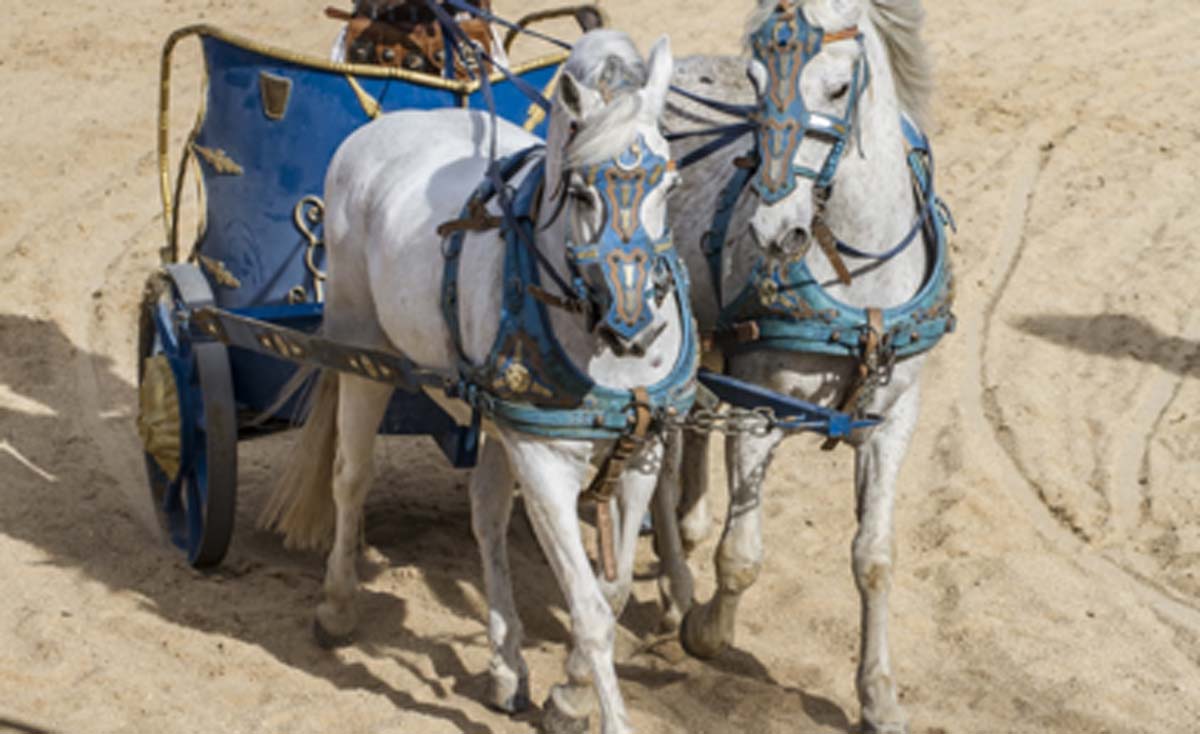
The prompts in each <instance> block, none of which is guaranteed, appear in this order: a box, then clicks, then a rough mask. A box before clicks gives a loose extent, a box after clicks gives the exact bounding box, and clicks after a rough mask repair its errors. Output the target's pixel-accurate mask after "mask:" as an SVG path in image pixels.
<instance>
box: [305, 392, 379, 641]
mask: <svg viewBox="0 0 1200 734" xmlns="http://www.w3.org/2000/svg"><path fill="white" fill-rule="evenodd" d="M392 390H393V388H392V387H390V386H388V385H384V384H381V383H378V382H371V381H369V380H364V379H362V378H360V377H355V376H353V375H349V374H342V375H340V376H339V380H338V409H337V454H336V458H335V459H334V464H333V501H334V504H335V506H336V508H337V510H336V518H337V523H336V527H335V530H334V537H333V548H332V549H331V550H330V551H329V559H328V561H327V562H326V564H325V600H324V601H322V602H321V603H320V604H319V605H317V617H316V620H315V621H314V624H313V632H314V634H315V635H316V637H317V642H319V643H320V644H321V645H322V646H323V647H335V646H338V645H344V644H346V643H348V642H349V641H350V635H351V633H352V632H353V631H354V627H355V625H356V624H357V622H358V619H357V613H356V611H355V608H354V595H355V592H357V591H358V572H357V570H356V569H355V567H354V564H355V560H356V559H357V557H358V546H359V540H360V539H361V537H362V517H363V512H362V510H363V503H364V502H365V501H366V499H367V491H368V490H369V489H370V488H371V468H372V467H371V461H372V450H373V449H374V447H375V435H376V434H377V433H378V432H379V422H380V421H381V420H383V414H384V413H385V412H386V411H387V406H388V402H389V398H390V397H391V394H392Z"/></svg>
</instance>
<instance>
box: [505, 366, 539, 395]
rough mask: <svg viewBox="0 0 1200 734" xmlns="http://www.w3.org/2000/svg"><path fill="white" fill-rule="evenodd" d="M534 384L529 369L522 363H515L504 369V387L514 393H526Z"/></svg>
mask: <svg viewBox="0 0 1200 734" xmlns="http://www.w3.org/2000/svg"><path fill="white" fill-rule="evenodd" d="M532 384H533V378H532V377H531V376H530V374H529V368H528V367H526V366H525V365H523V364H521V363H520V362H513V363H512V364H510V365H509V366H508V367H506V368H505V369H504V385H505V387H507V388H508V389H509V391H511V392H513V393H518V394H521V393H525V392H528V391H529V388H530V386H531V385H532Z"/></svg>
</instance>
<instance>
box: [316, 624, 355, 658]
mask: <svg viewBox="0 0 1200 734" xmlns="http://www.w3.org/2000/svg"><path fill="white" fill-rule="evenodd" d="M313 637H314V638H315V639H316V641H317V644H318V645H320V646H321V647H322V648H324V649H326V650H334V649H336V648H339V647H346V646H347V645H349V644H350V643H351V642H353V641H354V635H353V633H351V632H346V633H345V634H335V633H333V632H330V631H329V630H327V629H325V625H323V624H321V620H320V619H319V618H314V619H313Z"/></svg>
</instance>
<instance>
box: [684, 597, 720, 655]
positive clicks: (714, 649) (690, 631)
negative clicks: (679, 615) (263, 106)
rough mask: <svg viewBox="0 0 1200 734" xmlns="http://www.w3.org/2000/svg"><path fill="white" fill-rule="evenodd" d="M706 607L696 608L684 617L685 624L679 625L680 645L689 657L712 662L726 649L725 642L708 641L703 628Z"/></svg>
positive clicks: (717, 640)
mask: <svg viewBox="0 0 1200 734" xmlns="http://www.w3.org/2000/svg"><path fill="white" fill-rule="evenodd" d="M703 610H704V607H700V606H695V607H692V608H691V609H689V610H688V611H687V614H684V615H683V624H681V625H679V644H680V645H682V646H683V651H684V652H686V653H687V654H688V655H691V656H692V657H694V658H698V659H700V660H711V659H712V658H715V657H716V656H717V655H718V654H719V653H720V652H721V651H722V650H724V649H725V646H726V645H725V642H724V641H723V640H719V639H706V636H705V635H704V633H703V631H702V628H703V623H704V618H703V617H702V616H701V615H702V614H703Z"/></svg>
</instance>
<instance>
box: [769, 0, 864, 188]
mask: <svg viewBox="0 0 1200 734" xmlns="http://www.w3.org/2000/svg"><path fill="white" fill-rule="evenodd" d="M842 40H854V41H855V42H857V43H858V46H859V51H860V53H859V56H858V59H857V60H856V61H855V63H854V76H853V78H852V80H851V82H850V85H849V87H848V88H847V91H846V98H847V99H846V113H845V115H844V116H842V117H834V116H832V115H826V114H823V113H820V112H814V111H812V110H810V109H808V107H807V105H805V103H804V95H803V94H801V93H800V75H801V72H802V71H803V69H804V65H805V64H807V63H808V61H809V60H810V59H811V58H813V57H814V56H816V55H817V54H818V53H820V52H821V49H822V47H823V46H824V44H826V43H832V42H835V41H842ZM862 43H863V37H862V33H860V32H859V31H858V29H857V28H850V29H848V30H844V31H839V32H837V33H826V32H825V31H824V30H823V29H822V28H819V27H817V26H813V25H809V23H808V21H807V20H805V18H804V14H803V12H801V10H800V9H799V8H797V7H794V6H793V5H792V4H791V2H790V1H789V0H781V2H780V3H779V7H778V8H776V10H775V12H774V13H772V14H771V16H770V17H769V18H768V19H767V21H766V22H765V23H763V25H762V26H761V27H759V29H758V30H756V31H755V32H754V33H752V34H751V35H750V48H751V52H752V53H753V54H754V58H755V60H757V61H758V62H759V63H760V64H762V65H763V67H764V68H765V69H766V72H767V79H766V88H765V89H764V90H760V91H762V92H763V93H762V94H761V95H760V101H759V105H758V109H757V110H756V111H755V112H754V114H753V115H752V116H751V120H752V121H753V122H754V123H755V135H756V138H757V144H758V147H757V155H758V161H757V163H758V166H757V170H756V171H755V175H754V178H753V180H752V182H751V185H752V186H753V187H754V189H755V191H757V192H758V194H759V196H761V197H762V198H763V200H764V201H767V202H768V203H772V204H773V203H776V202H778V201H781V200H782V199H784V198H785V197H786V196H788V194H790V193H792V191H793V190H794V189H795V188H796V177H797V176H803V177H805V178H810V179H813V180H814V181H815V182H816V187H817V189H818V190H828V189H829V188H830V186H832V184H833V176H834V173H836V171H837V167H838V164H839V163H840V162H841V160H842V154H843V153H844V152H845V150H846V145H847V143H848V141H849V138H850V135H851V131H852V130H853V128H854V124H853V123H854V118H855V114H856V112H857V109H858V100H859V97H860V96H861V95H862V93H863V91H864V90H865V89H866V88H867V84H868V83H869V82H870V68H869V67H868V65H867V56H866V54H865V53H863V52H862ZM808 137H812V138H818V139H821V140H825V141H827V142H828V143H829V144H830V148H829V152H828V154H827V155H826V156H825V162H824V164H823V165H822V166H821V168H820V170H814V169H811V168H807V167H804V166H797V165H795V163H794V161H795V158H796V151H797V150H799V148H800V145H801V144H802V143H803V142H804V139H805V138H808Z"/></svg>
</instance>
